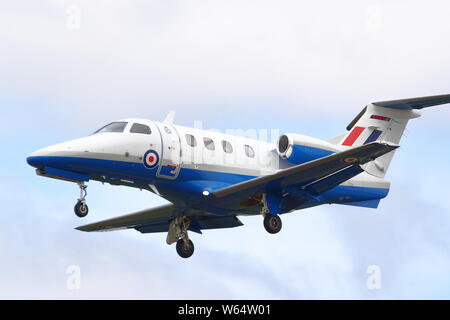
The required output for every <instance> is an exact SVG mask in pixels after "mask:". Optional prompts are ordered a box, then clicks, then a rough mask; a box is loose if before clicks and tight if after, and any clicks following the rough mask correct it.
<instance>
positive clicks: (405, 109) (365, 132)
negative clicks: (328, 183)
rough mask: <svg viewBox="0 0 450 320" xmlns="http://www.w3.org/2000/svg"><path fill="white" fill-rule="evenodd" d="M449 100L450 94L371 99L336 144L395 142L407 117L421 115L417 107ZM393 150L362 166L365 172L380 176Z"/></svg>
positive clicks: (407, 119)
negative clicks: (373, 100) (389, 99)
mask: <svg viewBox="0 0 450 320" xmlns="http://www.w3.org/2000/svg"><path fill="white" fill-rule="evenodd" d="M446 103H450V94H447V95H439V96H430V97H422V98H413V99H404V100H393V101H381V102H373V103H371V104H369V105H367V106H366V107H365V108H364V109H363V110H362V111H361V112H360V113H359V114H358V115H357V116H356V118H355V119H354V120H353V121H352V122H351V123H350V124H349V125H348V126H347V130H348V131H349V132H348V134H346V135H345V136H344V137H343V138H342V139H340V140H339V141H335V142H337V144H339V145H341V146H342V147H344V148H346V147H348V148H352V147H357V146H360V145H364V144H367V143H370V142H373V141H384V142H389V143H393V144H396V145H398V144H399V143H400V140H401V138H402V136H403V132H404V131H405V128H406V125H407V123H408V121H409V120H410V119H414V118H418V117H420V115H421V112H420V109H423V108H427V107H432V106H436V105H441V104H446ZM394 153H395V151H393V152H390V153H388V154H386V155H384V156H382V157H380V158H378V159H376V160H375V161H372V162H370V163H368V164H366V165H365V166H364V169H365V171H366V172H368V173H369V174H371V175H374V176H376V177H379V178H383V177H384V176H385V175H386V172H387V170H388V168H389V165H390V163H391V161H392V158H393V156H394Z"/></svg>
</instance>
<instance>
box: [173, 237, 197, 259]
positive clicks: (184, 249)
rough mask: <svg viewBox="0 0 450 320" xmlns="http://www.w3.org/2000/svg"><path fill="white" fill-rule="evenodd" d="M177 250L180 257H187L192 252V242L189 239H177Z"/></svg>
mask: <svg viewBox="0 0 450 320" xmlns="http://www.w3.org/2000/svg"><path fill="white" fill-rule="evenodd" d="M177 252H178V255H179V256H180V257H182V258H189V257H191V256H192V255H193V254H194V243H193V242H192V241H191V240H187V241H186V242H185V240H184V239H180V240H178V241H177Z"/></svg>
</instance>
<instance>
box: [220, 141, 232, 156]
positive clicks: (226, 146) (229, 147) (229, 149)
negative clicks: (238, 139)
mask: <svg viewBox="0 0 450 320" xmlns="http://www.w3.org/2000/svg"><path fill="white" fill-rule="evenodd" d="M222 147H223V151H224V152H225V153H232V152H233V146H232V145H231V143H229V142H228V141H225V140H223V141H222Z"/></svg>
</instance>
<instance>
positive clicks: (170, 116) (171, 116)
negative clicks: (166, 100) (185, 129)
mask: <svg viewBox="0 0 450 320" xmlns="http://www.w3.org/2000/svg"><path fill="white" fill-rule="evenodd" d="M174 120H175V111H170V112H169V114H168V115H167V116H166V118H165V119H164V121H163V122H164V123H165V124H170V125H172V124H173V121H174Z"/></svg>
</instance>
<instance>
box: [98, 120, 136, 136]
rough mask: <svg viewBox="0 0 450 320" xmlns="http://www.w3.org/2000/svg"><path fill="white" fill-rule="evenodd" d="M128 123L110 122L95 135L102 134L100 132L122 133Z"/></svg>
mask: <svg viewBox="0 0 450 320" xmlns="http://www.w3.org/2000/svg"><path fill="white" fill-rule="evenodd" d="M127 124H128V122H112V123H110V124H108V125H106V126H104V127H103V128H100V129H98V130H97V131H95V132H94V134H95V133H102V132H118V133H120V132H123V131H124V130H125V127H126V126H127Z"/></svg>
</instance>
